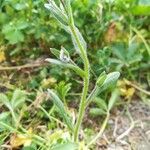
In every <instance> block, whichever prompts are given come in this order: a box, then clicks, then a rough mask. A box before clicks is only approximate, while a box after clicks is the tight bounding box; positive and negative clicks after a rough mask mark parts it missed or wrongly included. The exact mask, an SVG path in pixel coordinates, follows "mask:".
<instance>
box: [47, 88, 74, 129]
mask: <svg viewBox="0 0 150 150" xmlns="http://www.w3.org/2000/svg"><path fill="white" fill-rule="evenodd" d="M48 94H49V96H50V97H51V98H52V100H53V102H54V104H55V105H56V106H57V108H58V109H59V112H60V114H61V115H62V117H63V119H64V121H65V123H66V125H67V126H68V128H69V129H70V130H71V131H73V126H72V123H71V121H70V118H69V117H68V114H67V111H66V110H65V107H64V104H63V103H62V101H61V100H60V99H59V97H58V96H57V95H56V94H55V93H54V92H53V91H52V90H50V89H48Z"/></svg>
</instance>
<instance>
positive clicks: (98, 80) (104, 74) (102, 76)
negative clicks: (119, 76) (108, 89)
mask: <svg viewBox="0 0 150 150" xmlns="http://www.w3.org/2000/svg"><path fill="white" fill-rule="evenodd" d="M106 77H107V75H106V72H105V71H104V72H102V73H101V74H100V76H99V77H98V79H97V81H96V84H97V85H98V86H101V85H102V84H103V83H104V81H105V79H106Z"/></svg>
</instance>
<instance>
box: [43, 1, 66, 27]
mask: <svg viewBox="0 0 150 150" xmlns="http://www.w3.org/2000/svg"><path fill="white" fill-rule="evenodd" d="M44 6H45V7H46V8H47V9H48V10H50V12H51V13H52V15H53V16H54V17H55V18H56V19H57V20H58V22H60V23H61V24H63V25H65V26H67V25H68V18H67V16H66V14H64V13H63V11H61V10H60V9H59V8H58V6H57V5H56V4H55V2H54V1H50V2H49V4H45V5H44Z"/></svg>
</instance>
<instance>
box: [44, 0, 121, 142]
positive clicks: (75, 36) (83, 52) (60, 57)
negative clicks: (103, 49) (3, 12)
mask: <svg viewBox="0 0 150 150" xmlns="http://www.w3.org/2000/svg"><path fill="white" fill-rule="evenodd" d="M59 4H60V6H58V5H57V4H56V3H55V2H54V1H53V0H49V3H48V4H45V7H46V8H47V9H49V10H50V12H51V14H52V15H53V17H55V18H56V19H57V21H58V22H59V23H60V25H61V27H62V28H63V29H64V30H66V32H68V33H69V34H70V35H71V38H72V42H73V45H74V48H75V50H76V52H77V53H78V54H79V56H80V58H81V59H82V62H83V65H84V67H83V68H80V67H79V66H78V65H77V64H75V62H73V60H71V58H70V55H69V53H68V51H67V50H66V49H65V48H64V47H61V50H60V51H59V50H57V49H54V48H51V52H52V53H53V54H54V55H55V56H56V57H57V59H51V58H48V59H46V61H48V62H50V63H53V64H56V65H60V66H62V67H65V68H70V69H72V70H74V71H75V72H76V73H77V74H78V75H79V76H80V77H81V78H82V79H83V90H82V95H81V100H80V105H79V112H78V117H77V121H76V123H75V124H73V123H72V121H71V119H70V117H69V115H68V113H67V110H66V109H65V107H64V104H63V102H62V101H61V100H60V98H59V97H58V96H57V94H56V93H55V92H53V91H52V90H50V89H49V90H48V94H49V95H50V97H51V99H52V100H53V102H54V104H55V105H56V106H57V107H58V108H59V111H60V113H61V115H62V117H63V119H64V122H65V123H66V125H67V127H68V129H69V130H70V132H71V134H72V135H73V141H74V142H76V143H77V142H78V140H79V139H78V135H79V130H80V127H81V123H82V119H83V116H84V113H85V110H86V108H87V106H88V105H89V104H90V102H91V101H92V100H93V99H94V98H95V97H96V96H97V95H98V94H99V93H101V92H102V91H104V90H106V89H107V88H108V87H109V86H111V85H112V84H114V83H115V82H116V81H117V79H118V78H119V75H120V74H119V72H113V73H110V74H108V75H107V74H106V73H105V72H103V73H102V74H101V75H100V76H99V78H98V79H97V81H96V84H95V87H94V89H93V90H92V92H91V93H90V94H89V95H88V90H89V83H90V82H89V81H90V64H89V59H88V56H87V44H86V42H85V40H84V38H83V36H82V34H81V33H80V31H79V30H78V28H77V27H76V26H75V23H74V19H73V13H72V8H71V5H70V0H60V1H59ZM108 112H109V111H108ZM107 118H108V115H107ZM105 122H106V121H105ZM105 126H106V123H105ZM97 138H98V137H97Z"/></svg>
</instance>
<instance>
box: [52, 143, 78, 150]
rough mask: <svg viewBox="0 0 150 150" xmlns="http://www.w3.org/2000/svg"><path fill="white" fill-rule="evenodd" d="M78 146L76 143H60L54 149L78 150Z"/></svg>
mask: <svg viewBox="0 0 150 150" xmlns="http://www.w3.org/2000/svg"><path fill="white" fill-rule="evenodd" d="M77 149H78V146H77V144H75V143H65V144H58V145H56V146H55V147H54V148H52V150H77Z"/></svg>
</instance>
